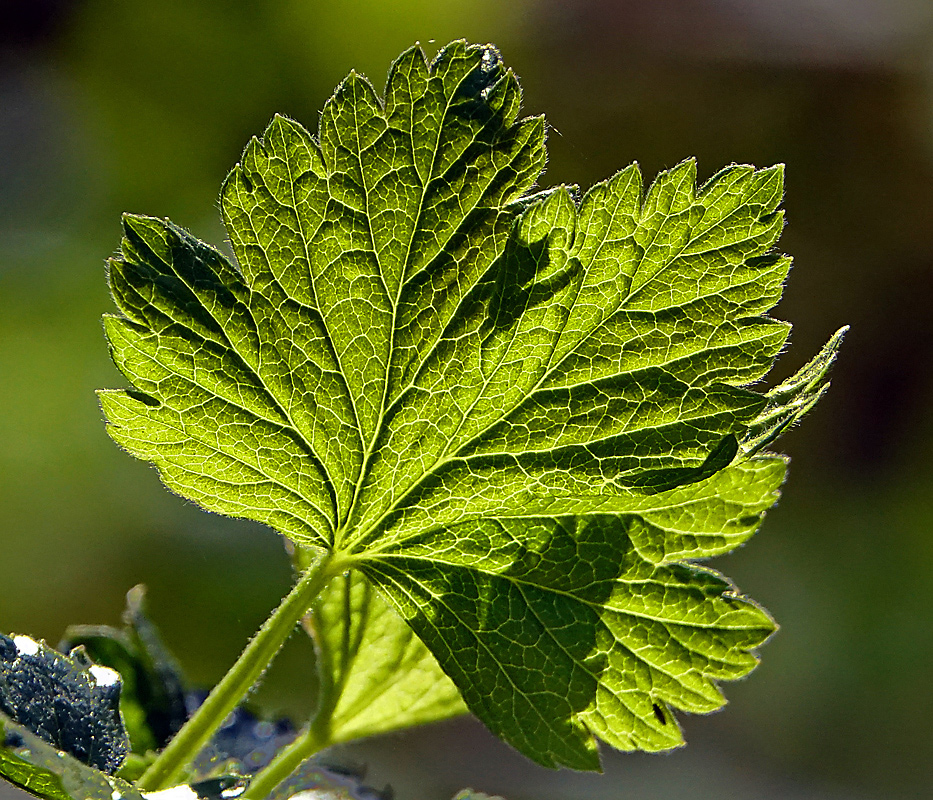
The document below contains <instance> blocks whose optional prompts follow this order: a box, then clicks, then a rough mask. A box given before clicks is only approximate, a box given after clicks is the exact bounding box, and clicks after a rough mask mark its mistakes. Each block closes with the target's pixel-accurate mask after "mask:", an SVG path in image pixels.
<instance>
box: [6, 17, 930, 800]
mask: <svg viewBox="0 0 933 800" xmlns="http://www.w3.org/2000/svg"><path fill="white" fill-rule="evenodd" d="M461 37H462V38H467V39H469V40H471V41H478V42H487V41H491V42H495V43H496V44H498V45H499V47H500V48H501V50H502V52H503V55H504V57H505V59H506V62H507V63H508V64H510V65H511V66H512V67H513V68H514V69H515V71H516V72H517V73H518V74H519V75H520V76H521V78H522V81H523V85H524V89H525V110H526V112H528V113H534V114H537V113H542V112H544V113H546V114H547V118H548V120H549V122H550V125H551V133H550V162H549V166H548V170H547V172H546V174H545V175H544V176H543V178H542V181H541V182H542V185H544V186H547V185H552V184H555V183H560V182H564V181H566V182H574V183H579V184H581V185H583V186H587V185H589V184H591V183H592V182H594V181H597V180H599V179H601V178H604V177H607V176H609V175H610V174H612V173H613V172H614V171H615V170H617V169H619V168H620V167H622V166H624V165H626V164H628V163H629V162H631V161H633V160H638V161H639V162H640V163H641V165H642V168H643V169H644V171H645V173H646V174H647V175H649V176H650V175H653V174H654V173H655V172H657V171H658V170H660V169H663V168H665V167H669V166H672V165H674V164H675V163H677V162H678V161H680V160H681V159H683V158H684V157H686V156H690V155H696V156H697V157H698V159H699V169H700V173H701V176H703V177H708V176H710V175H711V174H713V173H714V172H715V171H716V170H717V169H718V168H719V167H721V166H722V165H724V164H727V163H730V162H733V161H739V162H751V163H754V164H757V165H762V166H763V165H768V164H772V163H775V162H785V163H786V164H787V199H786V208H787V215H788V227H787V230H786V232H785V234H784V238H783V239H782V243H781V246H782V248H783V249H784V250H785V251H786V252H788V253H790V254H792V255H793V256H794V257H795V259H796V267H795V269H794V270H793V272H792V274H791V279H790V282H789V285H788V287H787V291H786V294H785V298H784V300H783V301H782V303H781V305H780V307H779V308H778V310H777V315H778V316H780V317H781V318H784V319H788V320H790V321H792V322H793V323H794V326H795V328H794V333H793V336H792V340H791V346H790V349H789V351H788V352H787V354H786V355H785V356H784V357H783V358H782V360H781V361H780V363H779V364H778V367H777V368H776V371H775V378H780V377H784V376H786V375H787V374H789V373H790V372H791V371H793V370H794V369H796V368H797V367H799V366H800V365H801V364H802V363H803V362H804V361H805V360H807V359H808V358H809V357H810V356H811V355H812V354H813V353H814V352H815V351H816V349H817V348H818V346H819V345H820V344H821V343H822V342H823V341H824V340H825V339H826V338H827V337H828V336H829V335H830V334H831V333H832V332H833V331H834V330H835V329H836V328H837V327H839V326H840V325H842V324H844V323H849V324H851V325H852V332H851V334H850V336H849V338H848V340H847V342H846V346H845V348H844V350H843V353H842V356H841V358H840V361H839V364H838V367H837V368H836V370H835V373H834V380H833V388H832V390H831V392H830V394H829V395H828V397H827V398H826V399H825V400H824V401H823V402H822V404H821V405H820V407H819V408H818V409H817V410H816V411H815V412H814V413H813V415H812V417H811V418H809V419H807V420H806V421H805V423H804V424H803V425H802V426H801V427H800V428H799V429H797V430H795V431H793V432H791V433H790V434H788V435H787V436H786V437H785V438H784V439H783V440H782V443H781V445H782V449H783V450H784V451H785V452H787V453H789V454H790V455H791V456H792V457H793V464H792V468H791V475H790V482H789V484H788V486H787V489H786V497H785V499H783V500H782V501H781V503H780V505H779V506H778V508H777V509H776V510H775V511H774V512H772V514H771V515H770V516H769V519H768V521H767V523H766V524H765V526H764V528H763V530H762V531H761V532H760V533H759V534H758V535H757V536H756V538H755V539H754V540H753V541H752V543H751V544H750V546H748V547H746V548H744V549H742V550H741V551H740V552H737V553H735V554H733V555H731V556H728V557H726V558H723V559H720V560H719V561H718V562H715V566H717V567H718V568H719V569H722V570H723V571H724V572H726V573H727V574H728V575H730V576H731V577H733V578H734V579H735V580H736V582H737V583H738V585H739V586H740V588H741V589H742V590H743V591H746V592H748V593H749V594H751V595H752V596H753V597H755V598H756V599H758V600H759V601H760V602H762V603H763V604H764V605H766V606H767V607H768V608H769V609H770V610H771V611H772V612H773V613H774V615H775V616H776V617H777V619H778V620H779V621H780V622H781V623H782V625H783V628H782V630H781V631H780V633H779V634H778V635H777V636H776V637H775V638H774V639H773V640H772V641H771V642H770V643H769V644H768V645H767V646H766V648H765V649H764V652H763V656H764V661H763V663H762V665H761V667H760V668H759V669H758V670H757V671H756V672H755V673H754V674H753V675H752V676H751V678H750V679H749V680H747V681H744V682H741V683H737V684H731V685H728V686H727V687H726V691H727V695H728V697H729V699H730V701H731V702H730V705H729V706H728V708H727V709H726V710H725V711H724V712H723V713H720V714H716V715H713V716H710V717H691V718H687V719H685V720H684V725H685V728H686V734H687V738H688V740H689V741H690V744H689V746H688V747H687V748H685V749H683V750H680V751H678V752H676V753H673V754H670V755H665V756H645V755H622V754H616V753H608V752H607V753H606V754H605V764H606V774H605V775H602V776H595V775H579V774H574V773H569V772H561V773H552V772H549V771H546V770H543V769H540V768H537V767H535V766H534V765H532V764H530V763H528V762H526V761H524V760H523V759H522V758H521V757H519V756H517V755H515V754H514V753H512V752H511V751H510V750H509V749H508V748H507V747H505V746H504V745H501V744H499V743H498V742H496V741H495V740H493V739H492V737H491V736H489V735H488V734H487V733H486V732H485V730H484V729H483V728H482V727H481V726H480V725H479V724H478V723H476V722H473V721H470V720H461V721H457V722H450V723H444V724H440V725H435V726H431V727H428V728H424V729H420V730H416V731H411V732H409V733H405V734H402V735H397V736H391V737H385V738H382V739H374V740H372V741H369V742H366V743H363V744H362V745H360V746H357V747H355V748H348V749H347V750H345V751H343V752H342V753H340V754H339V757H340V758H341V759H343V761H344V762H346V763H352V764H358V765H364V764H365V765H368V769H369V777H370V779H371V781H372V782H373V783H374V784H376V785H380V786H381V785H382V784H384V783H386V782H390V783H392V784H393V786H394V787H395V789H396V796H397V798H398V800H443V799H444V798H447V797H450V796H451V795H452V794H453V793H454V791H456V790H457V789H459V788H462V787H463V786H467V785H469V786H473V787H474V788H476V789H481V790H483V791H487V792H490V793H501V794H502V795H504V796H505V797H507V798H509V800H588V799H592V800H596V798H605V799H606V800H608V799H609V798H613V799H615V798H619V799H621V798H626V799H627V800H649V798H650V799H653V798H658V799H659V800H660V798H664V799H665V800H670V799H671V798H687V797H690V798H717V799H718V800H727V799H732V798H735V799H741V800H745V799H746V798H747V799H748V800H753V799H754V800H761V799H762V798H782V799H783V798H788V799H793V800H798V799H803V798H806V799H807V800H810V799H811V798H825V799H827V800H828V799H837V798H838V799H839V800H842V799H843V798H845V800H858V799H868V798H872V799H873V798H884V799H885V800H888V799H890V798H895V799H896V798H921V797H933V736H931V735H930V730H929V728H930V720H931V719H933V691H931V678H933V615H931V612H930V602H931V599H933V501H931V494H933V414H931V413H930V410H931V407H933V406H931V393H933V369H931V367H933V332H931V325H930V323H929V321H928V319H929V312H928V309H929V307H930V304H931V300H933V3H931V2H930V1H929V0H654V2H651V3H645V2H637V1H636V0H630V1H628V2H626V1H623V0H618V1H617V2H611V0H575V1H566V2H560V0H513V2H511V3H502V2H494V0H457V1H456V2H451V1H450V0H397V1H396V2H393V3H384V2H377V0H332V1H331V2H326V3H325V2H314V1H313V0H269V2H256V1H255V0H28V1H27V0H23V1H22V2H16V1H15V0H5V2H0V630H4V631H16V632H22V633H31V634H33V635H36V636H40V637H44V638H46V639H48V640H49V641H50V642H52V643H54V642H57V641H58V638H59V636H60V635H61V632H62V630H63V628H64V626H65V625H67V624H69V623H75V622H85V623H117V622H118V620H119V615H120V611H121V609H122V604H123V595H124V592H125V591H126V590H127V589H128V588H130V587H131V586H133V585H134V584H135V583H138V582H145V583H146V584H148V586H149V589H150V600H151V606H152V611H153V615H154V616H155V617H156V619H157V621H158V622H159V623H160V624H161V626H162V628H163V630H164V633H165V636H166V638H167V639H168V641H169V643H170V645H171V646H172V647H173V648H174V649H175V651H176V652H177V653H178V654H179V655H180V656H181V657H182V660H183V662H184V665H185V667H186V668H187V669H188V671H189V673H190V675H191V676H192V677H194V678H195V679H197V680H198V681H201V682H204V683H211V682H213V681H215V680H216V679H217V678H218V677H219V676H220V675H221V674H222V673H223V671H224V670H225V668H226V667H227V666H229V664H230V663H231V662H232V661H233V659H234V658H235V656H236V654H237V653H238V651H239V649H240V648H241V647H242V645H243V643H244V642H245V640H246V638H247V637H248V636H249V635H250V633H252V632H253V631H254V630H255V628H256V627H257V626H258V625H259V623H260V622H261V621H262V619H264V618H265V616H266V614H267V613H268V611H269V610H270V609H271V608H272V607H273V606H274V605H275V603H276V601H277V600H278V598H279V597H280V596H281V595H282V593H283V592H284V591H285V590H286V589H287V587H288V585H289V581H290V572H289V566H288V563H287V560H286V557H285V554H284V551H283V549H282V546H281V543H280V542H279V541H278V539H277V538H276V536H275V535H274V534H273V533H271V532H270V531H268V530H264V529H260V528H257V527H255V526H251V525H246V524H243V523H238V522H233V521H230V520H226V519H222V518H218V517H212V516H208V515H206V514H204V513H202V512H200V511H199V510H198V509H196V508H195V507H193V506H192V505H191V504H188V503H186V502H184V501H182V500H180V499H178V498H176V497H174V496H172V495H170V494H169V493H167V492H166V491H165V490H164V489H163V488H162V487H161V485H160V484H159V481H158V478H157V476H156V474H155V472H154V471H153V470H152V469H150V468H149V467H147V466H145V465H143V464H141V463H138V462H136V461H134V460H133V459H131V458H130V457H129V456H127V455H124V454H123V453H121V452H120V451H119V450H118V449H117V448H116V446H114V445H113V444H112V443H111V442H110V440H109V439H108V438H107V436H106V434H105V433H104V429H103V424H102V419H101V413H100V410H99V408H98V405H97V401H96V399H95V396H94V389H96V388H98V387H106V386H118V385H122V384H121V379H120V377H119V376H118V375H117V373H116V371H115V369H114V368H113V367H112V365H111V364H110V361H109V359H108V356H107V349H106V346H105V344H104V340H103V336H102V332H101V326H100V322H99V318H100V315H101V314H102V313H104V312H106V311H107V310H109V308H110V303H109V300H108V296H107V291H106V287H105V282H104V267H103V261H104V258H105V257H106V256H108V255H109V254H110V253H112V252H113V250H114V249H115V248H116V246H117V244H118V240H119V235H120V232H119V214H120V212H122V211H134V212H141V213H146V214H152V215H159V216H170V217H171V218H172V219H173V220H174V221H175V222H177V223H179V224H180V225H183V226H185V227H187V228H189V229H190V230H192V231H193V232H194V233H195V234H196V235H199V236H201V237H202V238H206V239H208V240H209V241H212V242H215V243H218V244H220V243H222V242H223V238H224V234H223V231H222V229H221V227H220V224H219V220H218V212H217V203H216V196H217V191H218V188H219V186H220V183H221V181H222V179H223V177H224V175H225V173H226V171H227V170H228V169H229V168H230V167H231V166H232V165H233V163H234V162H235V161H236V160H237V158H238V156H239V154H240V151H241V148H242V147H243V146H244V144H245V143H246V141H247V139H248V138H249V137H250V136H251V135H253V134H255V133H259V132H260V131H262V129H263V128H264V126H265V125H266V123H267V122H268V121H269V119H270V118H271V116H272V115H273V113H275V112H282V113H285V114H288V115H290V116H293V117H295V118H297V119H299V120H301V121H303V122H304V123H305V124H306V125H307V126H308V127H311V128H314V127H315V126H316V120H317V114H318V111H319V109H320V108H321V105H322V104H323V102H324V101H325V99H326V98H327V97H328V96H329V94H330V92H331V90H332V88H333V86H334V84H335V83H336V82H337V81H338V80H339V79H340V78H341V77H342V76H343V75H345V74H346V73H347V72H348V71H349V70H350V69H351V68H356V69H357V70H359V71H362V72H364V73H365V74H367V75H369V76H370V78H371V79H372V80H373V82H374V83H375V84H376V85H377V86H378V87H381V86H382V84H383V81H384V79H385V74H386V70H387V67H388V65H389V62H390V61H391V59H392V58H393V57H394V56H396V55H397V54H398V53H399V52H400V51H401V50H402V49H404V48H406V47H407V46H409V45H411V44H412V43H413V42H415V41H420V42H422V44H423V46H424V47H425V49H426V50H428V51H429V52H430V53H433V52H434V50H436V48H437V47H438V46H439V45H440V44H443V43H444V42H446V41H448V40H450V39H454V38H461ZM308 657H309V647H308V643H307V642H306V641H300V640H299V638H298V637H295V639H294V640H293V641H292V642H291V643H290V645H289V648H288V650H287V652H285V653H284V655H283V656H282V658H281V660H280V662H279V663H278V664H277V665H276V667H275V669H274V670H273V672H272V673H271V675H270V677H269V680H268V681H267V683H266V685H265V686H264V687H263V689H262V690H261V692H260V695H259V699H260V700H261V701H262V702H263V703H264V704H265V705H266V706H267V707H268V708H269V709H271V710H274V711H278V712H287V713H291V714H295V715H297V716H300V715H302V714H304V713H307V711H308V708H309V705H310V702H311V699H310V694H309V692H308V690H307V686H308V681H307V674H308V669H309V667H308V663H309V662H308ZM13 796H14V793H12V792H7V790H5V789H0V797H2V798H11V797H13Z"/></svg>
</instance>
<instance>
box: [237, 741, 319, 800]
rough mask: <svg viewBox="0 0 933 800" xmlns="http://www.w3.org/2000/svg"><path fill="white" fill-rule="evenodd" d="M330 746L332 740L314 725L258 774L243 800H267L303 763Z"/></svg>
mask: <svg viewBox="0 0 933 800" xmlns="http://www.w3.org/2000/svg"><path fill="white" fill-rule="evenodd" d="M328 744H330V740H329V739H328V737H327V734H326V732H325V731H322V730H320V728H319V726H317V725H314V724H312V725H311V727H310V728H308V730H307V731H306V732H305V733H304V734H302V735H301V736H299V737H298V738H297V739H295V741H294V742H292V743H291V744H290V745H289V746H288V747H285V748H283V749H282V750H280V751H279V753H278V754H277V755H276V757H275V758H273V759H272V761H270V762H269V764H268V765H267V766H266V767H265V768H264V769H262V770H260V771H259V772H258V773H256V776H255V777H254V778H253V779H252V780H251V781H250V784H249V787H248V788H247V789H246V791H245V792H244V793H243V795H242V797H243V800H265V798H266V797H268V796H269V794H270V793H271V792H272V790H273V789H275V787H276V786H278V785H279V784H280V783H281V782H282V781H284V780H285V779H286V778H287V777H288V776H289V775H291V774H292V773H293V772H294V771H295V770H296V769H298V767H299V766H300V765H301V764H302V762H304V761H305V760H307V759H308V758H310V757H311V756H313V755H314V754H315V753H318V752H320V751H321V750H323V749H324V748H325V747H327V745H328Z"/></svg>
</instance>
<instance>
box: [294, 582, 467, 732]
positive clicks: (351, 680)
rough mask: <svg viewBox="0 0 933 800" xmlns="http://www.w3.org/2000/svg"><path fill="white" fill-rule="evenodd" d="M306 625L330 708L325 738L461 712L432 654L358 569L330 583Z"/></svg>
mask: <svg viewBox="0 0 933 800" xmlns="http://www.w3.org/2000/svg"><path fill="white" fill-rule="evenodd" d="M306 625H307V627H308V628H309V632H310V633H311V635H312V637H313V638H314V641H315V645H316V652H317V656H318V663H319V669H320V671H321V673H322V703H323V704H324V705H325V707H326V708H327V710H328V711H330V713H329V714H327V715H326V717H325V720H329V725H328V727H329V731H328V735H327V739H328V741H329V742H331V743H333V744H336V743H338V742H344V741H349V740H351V739H358V738H362V737H364V736H373V735H375V734H377V733H385V732H387V731H391V730H395V729H398V728H405V727H409V726H412V725H421V724H423V723H426V722H436V721H437V720H441V719H446V718H448V717H453V716H457V715H458V714H465V713H466V711H467V709H466V706H464V704H463V701H462V700H461V699H460V692H459V691H458V690H457V687H456V686H454V684H453V682H452V681H451V680H450V678H448V677H447V676H446V675H445V674H444V673H443V672H442V671H441V668H440V667H439V666H438V664H437V660H436V659H435V658H434V656H432V655H431V653H430V652H429V651H428V649H427V647H425V646H424V644H423V643H422V642H421V641H420V640H419V639H418V637H417V636H415V634H414V633H413V632H412V629H411V628H410V627H409V626H408V625H407V624H406V623H405V621H404V620H403V619H401V618H400V617H399V616H398V614H396V613H395V611H393V610H392V609H391V608H389V607H388V606H387V605H386V603H385V601H384V600H383V599H382V598H381V597H380V596H379V595H378V594H377V593H376V592H375V591H374V590H373V588H372V586H371V585H370V584H369V582H368V581H367V580H366V579H365V578H363V576H362V575H360V574H359V573H357V572H350V573H347V574H345V575H342V576H340V577H339V578H337V579H335V580H334V581H332V582H331V585H330V586H329V587H328V588H327V590H326V591H325V592H324V594H323V595H322V596H321V598H320V599H319V601H318V603H317V604H316V606H315V608H314V610H313V611H312V613H311V615H310V616H309V617H308V619H307V621H306ZM331 709H332V710H331Z"/></svg>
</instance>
